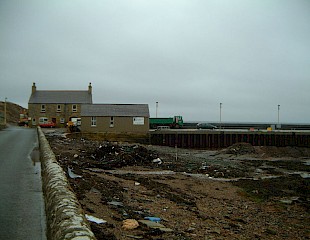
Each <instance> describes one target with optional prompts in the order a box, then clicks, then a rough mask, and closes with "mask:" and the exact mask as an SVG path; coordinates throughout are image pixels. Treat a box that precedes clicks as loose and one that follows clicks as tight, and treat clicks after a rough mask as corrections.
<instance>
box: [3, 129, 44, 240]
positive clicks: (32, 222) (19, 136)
mask: <svg viewBox="0 0 310 240" xmlns="http://www.w3.org/2000/svg"><path fill="white" fill-rule="evenodd" d="M37 147H38V139H37V133H36V129H28V128H22V127H9V128H7V129H4V130H2V131H0V239H14V240H18V239H23V240H25V239H29V240H37V239H40V240H42V239H43V240H45V239H46V237H45V228H46V224H45V213H44V202H43V194H42V183H41V172H40V171H41V167H40V162H38V151H37V150H36V149H37ZM34 149H35V151H33V150H34Z"/></svg>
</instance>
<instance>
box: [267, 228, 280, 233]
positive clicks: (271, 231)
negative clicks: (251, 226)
mask: <svg viewBox="0 0 310 240" xmlns="http://www.w3.org/2000/svg"><path fill="white" fill-rule="evenodd" d="M265 233H267V234H269V235H277V232H276V231H275V230H272V229H270V228H267V229H266V230H265Z"/></svg>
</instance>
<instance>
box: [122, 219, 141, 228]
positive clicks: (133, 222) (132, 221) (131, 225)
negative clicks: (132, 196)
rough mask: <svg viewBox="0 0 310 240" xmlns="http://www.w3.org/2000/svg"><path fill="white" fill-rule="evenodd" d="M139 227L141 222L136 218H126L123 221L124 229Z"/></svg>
mask: <svg viewBox="0 0 310 240" xmlns="http://www.w3.org/2000/svg"><path fill="white" fill-rule="evenodd" d="M137 227H139V223H138V221H137V220H135V219H126V220H124V221H123V226H122V228H123V229H124V230H132V229H135V228H137Z"/></svg>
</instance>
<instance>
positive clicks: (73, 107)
mask: <svg viewBox="0 0 310 240" xmlns="http://www.w3.org/2000/svg"><path fill="white" fill-rule="evenodd" d="M72 112H77V105H76V104H73V105H72Z"/></svg>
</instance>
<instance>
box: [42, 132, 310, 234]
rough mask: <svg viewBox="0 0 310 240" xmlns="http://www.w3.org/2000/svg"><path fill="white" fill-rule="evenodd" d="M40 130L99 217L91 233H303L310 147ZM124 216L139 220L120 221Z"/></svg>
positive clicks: (309, 193)
mask: <svg viewBox="0 0 310 240" xmlns="http://www.w3.org/2000/svg"><path fill="white" fill-rule="evenodd" d="M55 131H56V132H55ZM45 132H46V137H47V139H48V140H49V142H50V145H51V148H52V150H53V151H54V153H55V155H56V158H57V160H58V161H59V164H60V165H61V166H62V167H63V169H64V171H65V172H66V174H67V176H68V179H69V181H70V184H71V186H72V188H73V190H74V192H75V193H76V195H77V197H78V199H79V201H80V203H81V205H82V207H83V209H84V211H85V213H86V214H88V215H91V216H94V217H97V218H100V219H103V220H105V221H106V222H105V223H101V224H97V223H94V222H90V224H91V228H92V230H93V232H94V233H95V235H96V237H97V239H107V240H114V239H122V240H125V239H126V240H130V239H156V240H160V239H162V240H166V239H167V240H168V239H169V240H170V239H178V240H189V239H192V240H201V239H202V240H212V239H310V228H309V226H310V211H309V210H310V185H309V181H310V178H309V173H310V149H307V148H292V147H286V148H276V147H269V148H267V147H253V146H251V145H249V144H245V143H240V144H235V145H234V146H231V147H229V148H227V149H221V150H213V151H211V150H189V149H175V148H168V147H160V146H149V145H141V144H139V145H138V144H128V143H108V142H102V141H89V140H86V139H81V138H79V139H74V138H71V137H70V135H66V134H59V133H57V130H45ZM148 217H156V218H159V219H157V220H159V222H158V223H159V224H161V225H156V226H152V225H150V224H151V223H152V221H144V222H143V220H145V219H147V218H148ZM126 219H135V220H137V221H138V223H139V226H138V227H136V228H134V229H130V230H128V229H125V228H124V226H123V223H124V222H123V221H124V220H126ZM141 220H142V221H141ZM151 220H153V221H154V219H151ZM155 220H156V219H155ZM130 221H132V220H130ZM133 222H134V221H133Z"/></svg>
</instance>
